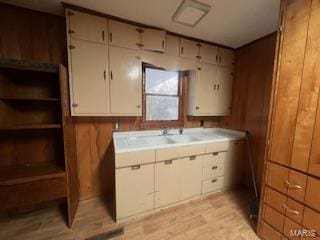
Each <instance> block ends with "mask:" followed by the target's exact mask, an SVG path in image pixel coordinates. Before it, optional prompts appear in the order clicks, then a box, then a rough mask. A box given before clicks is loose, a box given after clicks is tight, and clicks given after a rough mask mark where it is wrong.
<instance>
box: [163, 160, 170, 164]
mask: <svg viewBox="0 0 320 240" xmlns="http://www.w3.org/2000/svg"><path fill="white" fill-rule="evenodd" d="M164 164H166V165H167V164H172V160H166V161H164Z"/></svg>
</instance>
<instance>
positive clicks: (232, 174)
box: [224, 141, 245, 188]
mask: <svg viewBox="0 0 320 240" xmlns="http://www.w3.org/2000/svg"><path fill="white" fill-rule="evenodd" d="M244 146H245V145H244V141H232V142H230V144H229V149H228V151H227V153H226V159H225V163H224V164H225V167H224V184H225V187H228V188H229V187H235V186H238V185H239V184H240V183H241V169H242V160H243V153H244V152H243V151H244Z"/></svg>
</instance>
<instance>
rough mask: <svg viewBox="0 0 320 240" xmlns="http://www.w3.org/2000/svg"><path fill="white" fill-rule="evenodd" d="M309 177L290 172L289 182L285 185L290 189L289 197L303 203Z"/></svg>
mask: <svg viewBox="0 0 320 240" xmlns="http://www.w3.org/2000/svg"><path fill="white" fill-rule="evenodd" d="M306 184H307V175H305V174H302V173H299V172H296V171H292V170H290V174H289V179H288V182H285V185H286V187H287V189H288V196H290V197H292V198H293V199H295V200H297V201H299V202H303V201H304V196H305V192H306Z"/></svg>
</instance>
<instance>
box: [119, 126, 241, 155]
mask: <svg viewBox="0 0 320 240" xmlns="http://www.w3.org/2000/svg"><path fill="white" fill-rule="evenodd" d="M162 133H163V131H162V130H155V131H154V130H152V131H131V132H114V133H113V142H114V149H115V153H124V152H133V151H141V150H148V149H160V148H174V147H179V146H188V145H194V144H206V143H214V142H225V141H234V140H242V139H245V136H246V134H245V132H240V131H234V130H229V129H224V128H185V129H183V134H182V135H180V134H179V130H178V129H171V130H169V135H162ZM172 139H173V140H172ZM174 139H178V140H179V139H182V141H177V142H176V141H175V140H174ZM184 139H192V141H184ZM168 141H169V142H170V143H168Z"/></svg>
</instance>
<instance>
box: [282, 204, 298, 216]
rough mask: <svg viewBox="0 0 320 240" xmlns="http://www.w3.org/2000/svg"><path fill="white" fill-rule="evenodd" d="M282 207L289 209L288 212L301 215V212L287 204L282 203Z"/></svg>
mask: <svg viewBox="0 0 320 240" xmlns="http://www.w3.org/2000/svg"><path fill="white" fill-rule="evenodd" d="M282 207H283V208H284V209H285V210H287V211H288V212H290V213H293V214H295V215H299V212H298V211H296V210H292V209H290V208H289V207H288V206H287V205H285V204H282Z"/></svg>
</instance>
